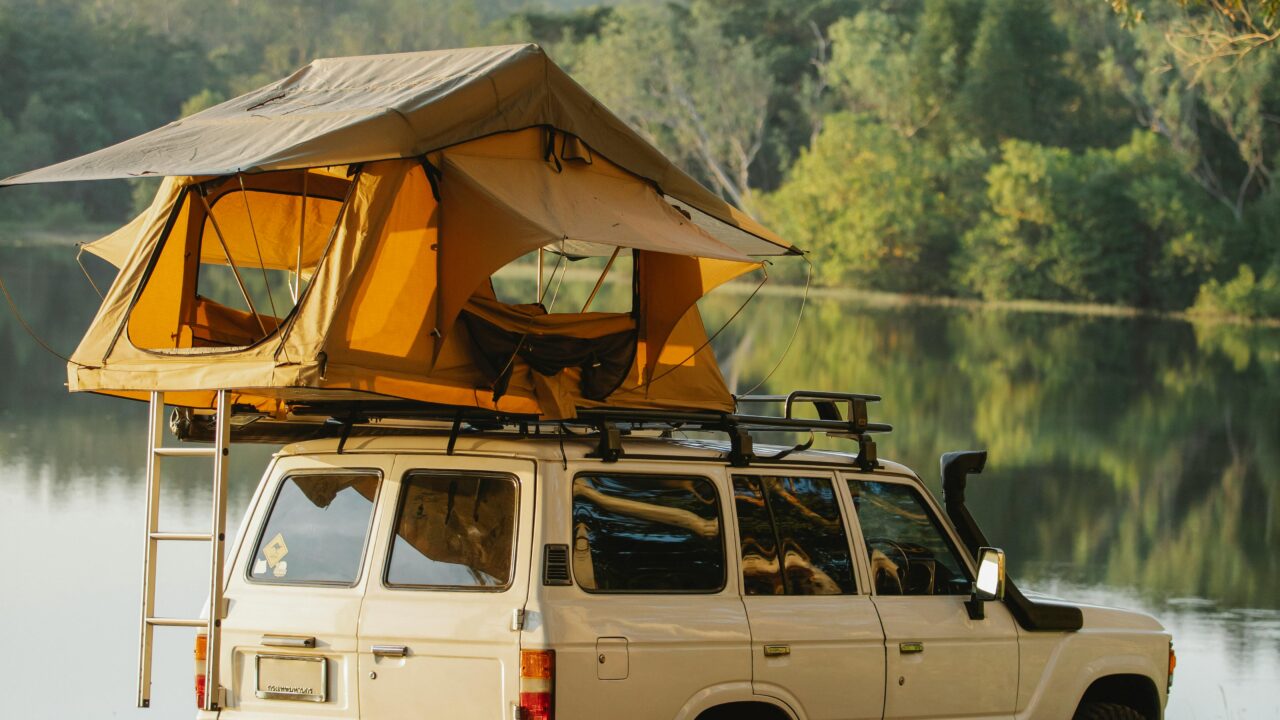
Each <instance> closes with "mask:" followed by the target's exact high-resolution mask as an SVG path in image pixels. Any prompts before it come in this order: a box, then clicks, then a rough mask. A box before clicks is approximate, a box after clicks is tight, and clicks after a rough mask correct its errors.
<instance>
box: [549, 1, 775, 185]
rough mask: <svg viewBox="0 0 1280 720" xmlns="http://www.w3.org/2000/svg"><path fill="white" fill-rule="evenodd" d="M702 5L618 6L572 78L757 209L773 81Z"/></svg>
mask: <svg viewBox="0 0 1280 720" xmlns="http://www.w3.org/2000/svg"><path fill="white" fill-rule="evenodd" d="M700 7H701V6H698V5H695V6H694V7H693V9H692V10H691V11H685V10H683V9H680V8H673V7H661V8H656V9H653V8H646V7H640V6H623V7H620V8H618V10H617V12H616V14H615V15H614V16H613V17H612V18H611V19H610V20H609V22H608V23H607V25H606V26H605V29H604V30H603V32H601V34H600V36H599V37H598V38H592V39H589V40H587V41H586V42H585V43H584V44H583V46H582V47H581V49H580V50H579V52H578V53H577V60H576V62H575V63H574V67H573V70H574V75H575V77H576V78H577V79H578V81H579V82H581V83H582V84H583V85H584V86H585V87H586V88H587V89H588V90H590V91H591V92H592V93H593V94H594V95H595V96H596V97H598V98H600V100H601V101H602V102H603V103H604V104H605V105H606V106H608V107H609V108H610V109H611V110H613V111H614V112H615V113H617V114H618V115H619V116H621V117H622V118H623V120H625V121H626V122H628V123H630V124H631V125H632V126H633V127H634V128H636V129H637V130H638V131H639V132H640V133H641V134H642V135H643V136H645V138H646V139H648V140H649V141H650V142H652V143H654V144H655V145H657V146H658V147H659V148H660V149H662V150H663V151H665V152H666V153H667V154H668V155H670V156H672V157H673V158H675V159H676V160H677V161H682V162H684V163H685V164H686V167H689V168H690V169H691V170H693V171H694V173H695V174H697V175H699V176H700V177H701V178H702V179H704V180H705V181H707V182H708V183H709V184H710V185H711V186H712V187H713V188H715V189H716V190H717V191H719V192H720V194H721V195H723V196H724V197H725V198H726V199H728V200H729V201H731V202H733V203H734V204H736V205H738V206H740V207H747V208H749V207H750V205H751V200H752V191H751V186H752V184H751V168H752V165H753V163H754V161H755V158H756V156H757V155H758V154H759V152H760V149H761V147H762V146H763V143H764V136H765V120H766V118H767V113H768V104H769V95H770V93H771V92H772V89H773V82H772V80H771V79H770V77H769V74H768V71H767V68H766V67H765V66H764V63H762V62H761V61H760V59H759V58H757V57H756V56H755V53H754V52H753V50H752V49H751V46H750V45H749V44H748V43H746V42H745V41H742V40H730V39H727V38H725V37H724V36H723V35H721V34H720V31H719V29H718V27H717V26H716V24H715V22H714V21H713V19H712V18H710V17H708V16H707V15H706V14H705V12H703V11H700V10H699V8H700Z"/></svg>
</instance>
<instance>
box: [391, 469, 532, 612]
mask: <svg viewBox="0 0 1280 720" xmlns="http://www.w3.org/2000/svg"><path fill="white" fill-rule="evenodd" d="M515 526H516V483H515V480H514V479H512V478H510V477H500V476H489V475H479V476H477V475H450V474H440V473H411V474H409V475H408V476H406V477H405V480H404V483H403V489H402V490H401V492H400V506H399V508H398V509H397V511H396V531H395V536H394V541H393V543H392V546H391V559H390V561H389V562H388V565H387V577H386V580H387V584H388V585H399V586H414V587H449V588H486V587H490V588H492V587H498V588H500V587H506V586H507V585H508V584H509V583H510V582H511V557H512V555H511V546H512V539H513V538H514V536H515Z"/></svg>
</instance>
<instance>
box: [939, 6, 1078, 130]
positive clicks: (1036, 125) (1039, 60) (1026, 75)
mask: <svg viewBox="0 0 1280 720" xmlns="http://www.w3.org/2000/svg"><path fill="white" fill-rule="evenodd" d="M1066 49H1067V44H1066V36H1065V35H1063V33H1062V31H1061V30H1059V29H1058V27H1057V26H1056V25H1054V23H1053V20H1052V18H1051V17H1050V15H1049V11H1048V8H1047V7H1046V5H1045V3H1044V2H1043V0H987V3H986V5H985V7H984V8H983V10H982V19H981V21H980V22H979V24H978V30H977V36H976V37H975V38H974V42H973V49H972V51H971V52H970V53H969V59H968V64H967V67H966V69H965V78H964V83H963V85H962V86H961V88H960V98H959V105H958V110H959V112H960V115H961V117H962V118H963V119H964V122H965V125H966V127H967V128H968V130H969V131H970V132H972V134H973V135H974V136H975V137H977V138H978V139H980V140H982V141H983V142H984V143H987V144H989V145H993V144H996V143H998V142H1000V141H1003V140H1010V139H1019V140H1033V141H1037V142H1052V141H1053V139H1054V137H1055V133H1056V131H1057V130H1058V128H1060V127H1062V125H1063V124H1064V122H1065V120H1064V118H1065V116H1066V112H1065V111H1066V106H1067V102H1068V101H1069V99H1070V98H1071V96H1072V95H1073V94H1074V92H1075V88H1074V87H1072V84H1071V83H1070V81H1069V80H1067V78H1066V77H1065V76H1064V75H1063V74H1062V60H1061V55H1062V53H1063V52H1065V51H1066Z"/></svg>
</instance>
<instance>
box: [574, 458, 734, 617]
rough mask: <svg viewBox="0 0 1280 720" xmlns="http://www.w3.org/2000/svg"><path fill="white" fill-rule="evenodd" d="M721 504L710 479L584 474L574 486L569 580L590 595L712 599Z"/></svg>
mask: <svg viewBox="0 0 1280 720" xmlns="http://www.w3.org/2000/svg"><path fill="white" fill-rule="evenodd" d="M720 517H721V515H720V501H719V496H718V495H717V494H716V488H715V485H714V484H713V483H712V482H711V481H710V480H708V479H706V478H702V477H693V476H674V475H604V474H584V475H579V476H577V477H576V478H574V481H573V575H574V578H575V579H576V580H577V582H578V585H579V586H580V587H581V588H583V589H584V590H587V591H588V592H612V593H715V592H719V591H720V590H721V589H723V588H724V585H725V557H724V539H723V532H722V527H723V524H722V523H721V520H720Z"/></svg>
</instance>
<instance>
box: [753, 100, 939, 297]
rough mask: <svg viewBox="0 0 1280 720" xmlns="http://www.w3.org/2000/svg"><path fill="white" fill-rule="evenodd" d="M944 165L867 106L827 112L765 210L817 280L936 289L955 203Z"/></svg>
mask: <svg viewBox="0 0 1280 720" xmlns="http://www.w3.org/2000/svg"><path fill="white" fill-rule="evenodd" d="M949 164H950V163H949V158H946V157H937V156H936V155H934V154H933V153H932V152H930V151H929V150H928V149H927V148H925V147H924V146H921V145H918V144H913V143H911V142H910V141H909V140H908V139H907V138H905V137H903V136H902V135H901V134H900V133H898V132H896V131H895V130H894V129H893V128H890V127H889V126H887V125H883V124H880V123H878V122H875V121H874V119H872V118H870V117H869V116H867V115H853V114H840V115H834V116H831V117H829V118H828V119H827V122H826V126H825V128H824V130H823V131H822V134H821V135H819V136H818V139H817V140H816V141H815V143H814V145H813V147H812V148H811V149H809V150H807V151H805V152H804V153H802V154H801V156H800V159H799V160H797V161H796V164H795V166H794V167H793V168H792V170H791V176H790V179H789V180H788V182H787V184H786V185H784V186H783V187H782V188H781V189H779V190H778V191H777V192H776V193H774V194H773V195H772V196H770V197H769V198H768V201H767V202H766V203H765V209H766V217H767V219H769V220H771V221H773V222H774V223H775V224H776V225H777V227H778V228H779V230H780V231H781V232H782V234H783V235H784V236H786V237H788V238H791V239H792V240H793V241H794V242H796V243H797V244H799V245H800V246H801V247H804V248H807V249H809V250H810V251H812V253H813V256H812V258H811V259H812V261H813V263H814V264H815V266H816V270H817V273H818V275H817V277H818V279H819V281H820V282H824V283H826V284H831V285H839V284H845V283H854V284H857V285H858V286H861V287H870V288H875V289H882V290H895V291H909V292H939V291H943V290H945V288H946V286H947V283H948V277H947V264H946V263H947V257H948V255H949V253H950V251H951V244H952V235H951V230H950V227H949V225H950V221H951V220H952V219H953V216H954V214H955V212H956V209H955V208H954V207H953V203H952V201H951V200H950V199H949V198H948V195H947V194H946V193H944V192H942V188H941V182H942V179H943V178H944V177H945V176H947V175H948V174H949V171H950V166H949Z"/></svg>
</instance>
